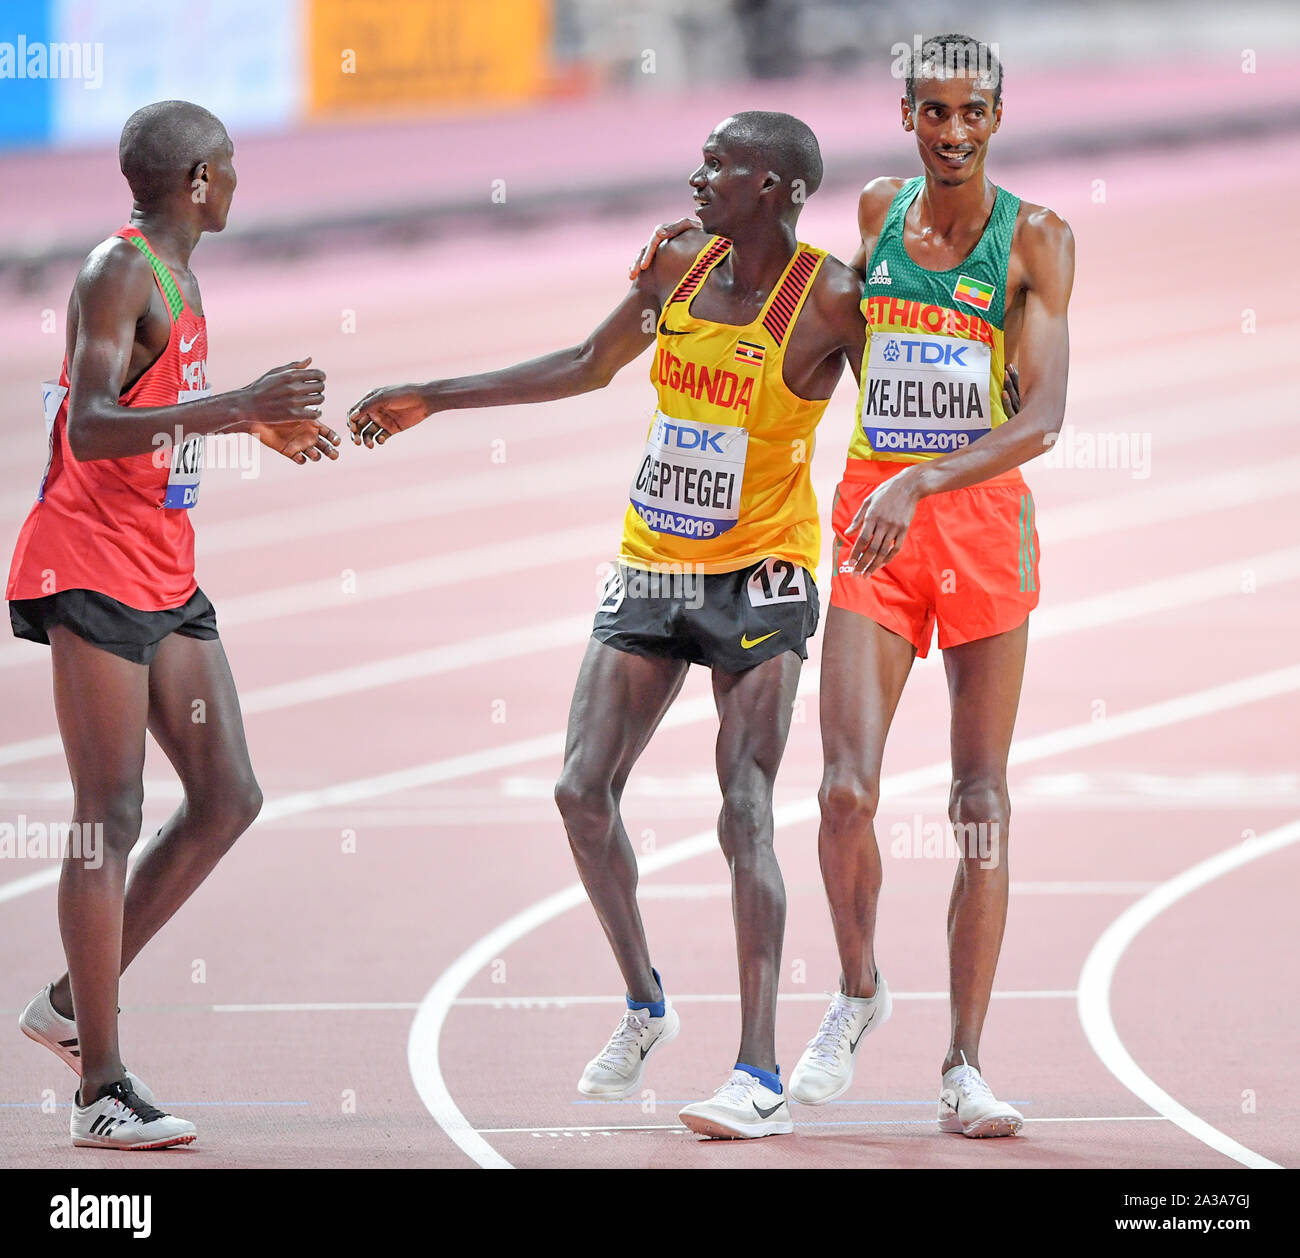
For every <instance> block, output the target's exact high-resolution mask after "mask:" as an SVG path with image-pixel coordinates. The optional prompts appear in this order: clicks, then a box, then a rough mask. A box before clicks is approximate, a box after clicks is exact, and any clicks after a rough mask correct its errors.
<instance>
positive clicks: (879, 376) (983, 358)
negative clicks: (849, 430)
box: [849, 175, 1020, 463]
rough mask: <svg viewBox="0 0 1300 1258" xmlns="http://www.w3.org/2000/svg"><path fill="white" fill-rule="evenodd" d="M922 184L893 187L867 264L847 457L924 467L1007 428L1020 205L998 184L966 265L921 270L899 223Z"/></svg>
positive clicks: (912, 182) (911, 182)
mask: <svg viewBox="0 0 1300 1258" xmlns="http://www.w3.org/2000/svg"><path fill="white" fill-rule="evenodd" d="M924 186H925V176H924V175H919V176H917V177H916V178H915V179H909V180H908V181H907V182H906V183H905V184H903V186H902V187H901V188H899V190H898V193H897V195H896V196H895V197H894V200H893V202H892V204H891V205H890V207H889V213H888V214H886V216H885V222H884V226H883V227H882V228H881V230H880V237H879V239H878V240H877V241H876V247H875V249H874V250H873V251H872V254H871V261H870V263H869V264H868V266H867V282H866V284H865V285H864V286H863V291H862V313H863V315H864V316H865V318H866V320H867V348H866V353H865V354H864V355H863V358H862V370H861V376H860V382H861V388H860V390H859V392H858V407H857V423H856V424H855V425H854V430H853V439H852V440H851V441H850V443H849V458H850V459H884V460H892V461H895V462H903V463H923V462H925V461H926V460H927V459H933V458H937V457H938V456H939V455H941V454H946V453H948V451H950V450H960V449H962V448H963V447H964V446H968V445H970V443H971V442H972V441H976V440H978V439H979V438H980V437H982V436H983V435H984V434H985V433H986V432H990V431H992V429H994V428H996V427H997V426H998V425H999V424H1003V423H1006V419H1007V416H1006V413H1005V412H1004V411H1003V409H1002V376H1003V371H1004V367H1005V361H1006V359H1005V353H1004V349H1003V344H1002V325H1003V320H1004V317H1005V313H1006V310H1005V303H1006V285H1007V263H1008V261H1009V260H1010V257H1011V236H1012V233H1013V232H1014V230H1015V226H1016V215H1017V214H1018V213H1019V211H1020V199H1019V198H1018V197H1013V196H1012V195H1011V194H1010V193H1009V192H1007V191H1006V189H1004V188H999V189H998V190H997V199H996V200H995V201H994V204H993V213H992V214H991V215H990V216H989V221H988V223H987V224H986V226H985V228H984V234H983V235H982V236H981V237H980V238H979V241H978V243H977V244H976V245H975V248H974V249H973V250H971V252H970V254H969V255H968V256H967V257H966V258H965V260H964V261H962V262H961V263H960V264H959V265H958V266H955V267H953V268H952V269H951V270H948V271H927V270H926V269H925V268H924V267H919V266H917V265H916V263H915V262H913V261H912V259H911V258H910V257H908V255H907V250H906V249H904V248H903V219H904V217H905V215H906V214H907V211H908V209H909V208H910V207H911V204H912V202H913V201H915V200H916V198H917V196H918V195H919V194H920V192H921V189H922V188H923V187H924Z"/></svg>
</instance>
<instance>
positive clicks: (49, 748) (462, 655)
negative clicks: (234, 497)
mask: <svg viewBox="0 0 1300 1258" xmlns="http://www.w3.org/2000/svg"><path fill="white" fill-rule="evenodd" d="M590 629H591V616H590V615H585V616H564V617H561V618H560V619H558V620H548V621H544V622H542V623H541V624H536V625H531V626H529V627H528V628H527V629H508V630H505V631H504V632H502V633H493V634H483V635H479V636H477V637H473V638H466V639H463V640H462V641H460V642H448V643H447V644H445V645H444V646H435V647H428V648H426V649H424V650H420V651H410V652H408V653H407V654H405V655H393V656H389V657H388V658H387V659H382V660H369V661H367V662H366V663H364V664H355V665H352V666H351V667H349V668H340V669H334V670H332V671H330V672H326V673H315V674H313V675H311V676H308V677H300V678H299V679H298V680H296V681H285V682H279V683H277V684H276V685H273V686H261V687H259V688H258V689H256V690H249V691H247V692H246V693H244V694H242V695H240V698H239V706H240V708H241V709H242V710H243V713H244V716H245V717H248V716H254V715H256V714H257V713H259V712H278V711H282V710H283V709H285V708H291V707H296V706H298V705H299V704H303V703H316V702H319V701H320V700H322V699H336V698H339V697H340V696H342V695H349V694H357V693H359V692H361V691H363V690H374V689H378V688H379V687H380V686H391V685H396V684H398V683H399V682H406V681H411V680H413V679H414V678H417V677H434V676H437V675H438V674H440V673H453V672H457V671H458V670H460V669H462V668H473V667H475V666H476V665H480V664H492V663H500V662H501V661H502V660H510V659H518V658H519V657H520V656H524V655H530V654H532V653H534V652H538V651H550V650H555V649H556V648H559V647H564V646H571V645H572V644H573V643H575V642H581V641H582V639H583V636H584V635H585V634H586V633H588V632H589V631H590ZM62 752H63V744H62V743H61V742H60V740H59V736H58V735H57V734H48V735H46V736H44V737H42V738H28V739H24V740H23V741H21V742H16V743H8V744H6V745H4V746H0V765H9V764H23V763H25V762H27V761H30V760H39V759H41V758H42V757H44V756H55V755H61V754H62Z"/></svg>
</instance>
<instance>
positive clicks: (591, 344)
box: [348, 237, 699, 446]
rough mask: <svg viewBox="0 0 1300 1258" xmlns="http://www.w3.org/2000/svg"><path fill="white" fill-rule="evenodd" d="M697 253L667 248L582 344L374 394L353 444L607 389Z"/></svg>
mask: <svg viewBox="0 0 1300 1258" xmlns="http://www.w3.org/2000/svg"><path fill="white" fill-rule="evenodd" d="M691 239H692V240H694V237H691ZM698 248H699V246H698V244H696V245H695V248H694V249H691V250H689V251H688V250H687V249H686V248H685V247H683V246H677V247H676V248H674V249H670V250H664V251H663V260H662V261H661V262H660V263H658V264H656V265H655V266H654V267H652V268H651V269H650V270H647V271H643V272H641V273H640V274H639V275H638V276H637V278H636V280H635V281H634V282H633V284H632V287H631V288H630V289H629V290H628V293H627V296H625V297H624V298H623V300H622V301H621V302H619V304H618V306H617V307H616V308H615V309H614V311H613V313H612V314H610V316H609V317H608V318H607V319H606V320H605V321H604V322H603V323H602V324H601V325H600V326H599V327H598V328H597V329H596V330H595V331H594V332H593V333H592V334H591V335H590V336H589V337H587V339H586V340H585V341H583V342H582V344H581V345H573V346H570V347H569V348H568V349H562V350H557V351H556V352H555V353H553V354H545V355H543V356H542V357H541V358H534V359H532V360H530V361H529V362H526V363H518V364H517V365H515V366H513V367H503V368H502V369H501V370H499V371H487V372H484V373H483V374H481V375H477V376H460V377H459V378H457V379H453V380H432V381H430V382H429V383H427V384H402V385H393V386H391V387H389V388H385V389H375V390H373V391H372V392H370V393H367V394H366V396H365V397H363V398H362V399H361V401H359V402H357V403H356V404H355V405H354V406H353V407H352V409H351V410H350V411H349V412H348V427H349V428H350V429H351V430H352V440H353V441H354V442H355V443H357V444H361V443H363V442H364V443H365V444H366V445H367V446H372V445H374V444H375V443H376V442H378V443H379V444H380V445H382V444H383V443H384V442H385V441H387V440H388V438H389V437H391V436H393V435H394V434H395V433H399V432H402V431H403V430H405V429H407V428H410V427H412V426H413V425H414V424H418V423H419V422H420V421H421V420H422V419H426V418H428V416H430V415H432V414H434V413H435V412H437V411H449V410H460V409H464V408H470V407H477V406H515V405H519V404H520V403H525V402H553V401H555V400H556V399H557V398H563V397H573V396H575V395H576V394H579V393H589V392H591V390H592V389H603V388H604V387H605V386H606V385H607V384H608V383H609V382H610V381H611V380H612V379H613V378H614V376H615V375H616V374H617V373H618V372H619V370H621V369H622V368H623V367H626V366H627V364H628V363H630V362H631V361H632V360H633V359H634V358H635V357H636V356H637V355H638V354H640V353H641V352H642V351H643V350H644V349H645V347H646V346H647V345H649V344H650V343H651V342H652V341H653V340H654V339H655V323H656V321H657V319H658V316H659V310H660V307H661V305H662V299H661V296H660V294H661V292H662V291H663V286H664V285H665V284H667V283H668V282H670V281H671V283H673V284H675V283H676V282H677V280H679V279H680V278H681V276H682V275H683V274H684V273H685V270H686V266H687V265H689V260H690V259H691V258H693V257H694V256H695V252H696V251H697V250H698ZM682 259H686V261H682Z"/></svg>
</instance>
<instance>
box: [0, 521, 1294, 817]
mask: <svg viewBox="0 0 1300 1258" xmlns="http://www.w3.org/2000/svg"><path fill="white" fill-rule="evenodd" d="M1247 570H1249V571H1250V572H1251V573H1252V575H1253V578H1254V584H1255V588H1256V590H1264V589H1267V588H1270V587H1272V586H1275V585H1281V584H1284V583H1285V582H1287V581H1291V580H1294V579H1296V578H1297V577H1300V546H1291V547H1286V548H1284V549H1282V550H1275V551H1269V552H1267V553H1264V554H1258V555H1248V556H1245V557H1243V558H1242V559H1240V560H1233V561H1231V562H1229V563H1221V564H1211V565H1210V566H1209V567H1206V568H1199V569H1197V570H1195V571H1193V572H1184V573H1180V574H1178V575H1176V576H1171V577H1163V578H1161V579H1160V580H1158V581H1147V582H1143V583H1142V584H1140V585H1135V586H1129V587H1128V588H1127V589H1122V590H1112V591H1110V592H1108V593H1106V594H1098V595H1094V596H1093V597H1091V598H1085V599H1077V600H1075V601H1074V602H1072V603H1062V604H1060V605H1058V606H1055V607H1046V608H1041V609H1039V610H1038V611H1036V612H1035V613H1034V614H1033V617H1032V618H1031V620H1030V634H1031V636H1032V638H1033V640H1034V641H1036V642H1037V641H1041V640H1043V639H1045V638H1053V637H1056V636H1058V635H1059V634H1063V633H1073V632H1076V631H1077V630H1080V629H1091V628H1095V627H1097V626H1099V625H1110V624H1115V623H1117V622H1118V621H1121V620H1127V619H1132V618H1134V617H1137V616H1145V615H1150V614H1153V613H1155V612H1165V611H1173V610H1175V609H1177V608H1181V607H1189V606H1193V605H1196V604H1198V603H1203V602H1207V601H1210V600H1212V599H1215V598H1226V597H1228V596H1230V595H1240V593H1241V583H1242V576H1243V574H1244V573H1245V572H1246V571H1247ZM334 588H335V587H334V586H331V589H334ZM254 597H256V598H261V597H262V596H261V595H256V596H254ZM331 597H334V596H333V595H332V596H331ZM223 619H224V613H223ZM590 627H591V618H590V614H589V613H588V614H585V615H582V616H572V617H568V616H566V617H561V618H560V619H558V620H549V621H545V622H543V623H541V624H538V625H534V626H531V627H530V628H525V629H517V630H506V631H504V632H502V633H497V634H490V635H486V636H482V637H477V638H470V639H466V640H463V641H461V642H454V643H448V644H446V645H444V646H437V647H429V648H427V649H424V650H420V651H412V652H409V653H407V654H404V655H397V656H393V657H391V658H389V659H384V660H374V661H371V662H368V663H365V664H358V665H354V666H352V667H349V668H344V669H336V670H332V671H330V672H325V673H317V674H314V675H312V676H308V677H302V678H299V679H298V680H297V681H290V682H282V683H279V684H278V685H274V686H263V687H260V688H259V689H257V690H250V691H248V693H247V694H245V695H243V696H241V699H240V704H241V706H242V708H243V711H244V714H245V715H251V714H254V713H258V712H271V711H279V710H281V709H283V708H287V707H292V706H295V705H296V704H300V703H311V702H315V701H318V700H321V699H327V698H337V697H339V696H341V695H345V694H355V693H357V692H359V691H363V690H369V689H371V688H373V687H377V686H386V685H394V684H396V683H398V682H406V681H412V680H415V679H416V678H419V677H429V676H434V675H436V674H439V673H447V672H455V671H456V670H457V669H458V668H461V667H470V666H472V665H475V664H481V663H487V662H500V661H503V660H507V659H518V658H522V657H524V656H527V655H530V654H533V653H534V652H536V651H544V650H552V649H555V648H558V647H561V646H566V645H569V644H570V642H572V643H574V644H576V643H578V642H580V641H581V640H582V638H583V637H584V636H585V635H586V634H587V632H588V631H589V629H590ZM806 672H807V670H805V673H806ZM62 751H63V746H62V743H60V741H59V737H58V735H57V734H48V735H45V736H44V737H41V738H29V739H24V740H22V741H20V742H15V743H8V744H5V745H0V766H3V765H9V764H22V763H25V762H27V761H29V760H39V759H41V758H42V757H44V756H55V755H61V754H62ZM549 793H550V792H549V788H548V790H547V794H548V795H549Z"/></svg>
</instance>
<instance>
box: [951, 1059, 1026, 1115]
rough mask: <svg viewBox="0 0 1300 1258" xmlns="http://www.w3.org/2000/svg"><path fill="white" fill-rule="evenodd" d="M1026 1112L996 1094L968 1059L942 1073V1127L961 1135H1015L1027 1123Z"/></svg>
mask: <svg viewBox="0 0 1300 1258" xmlns="http://www.w3.org/2000/svg"><path fill="white" fill-rule="evenodd" d="M1024 1122H1025V1119H1024V1115H1023V1114H1021V1113H1020V1111H1019V1110H1015V1109H1012V1108H1011V1106H1010V1105H1008V1104H1007V1103H1006V1102H1005V1101H999V1100H998V1098H997V1097H996V1096H994V1095H993V1089H992V1088H990V1087H989V1085H988V1084H987V1083H985V1082H984V1076H983V1075H981V1074H980V1072H979V1071H978V1070H976V1069H975V1067H974V1066H971V1065H968V1064H967V1062H966V1054H965V1053H963V1054H962V1055H961V1065H960V1066H954V1067H953V1068H952V1069H951V1070H949V1071H947V1072H945V1074H944V1076H943V1091H942V1092H940V1093H939V1130H940V1131H950V1132H953V1133H955V1134H957V1135H962V1136H1014V1135H1016V1134H1018V1133H1019V1131H1020V1128H1021V1127H1022V1126H1024Z"/></svg>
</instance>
